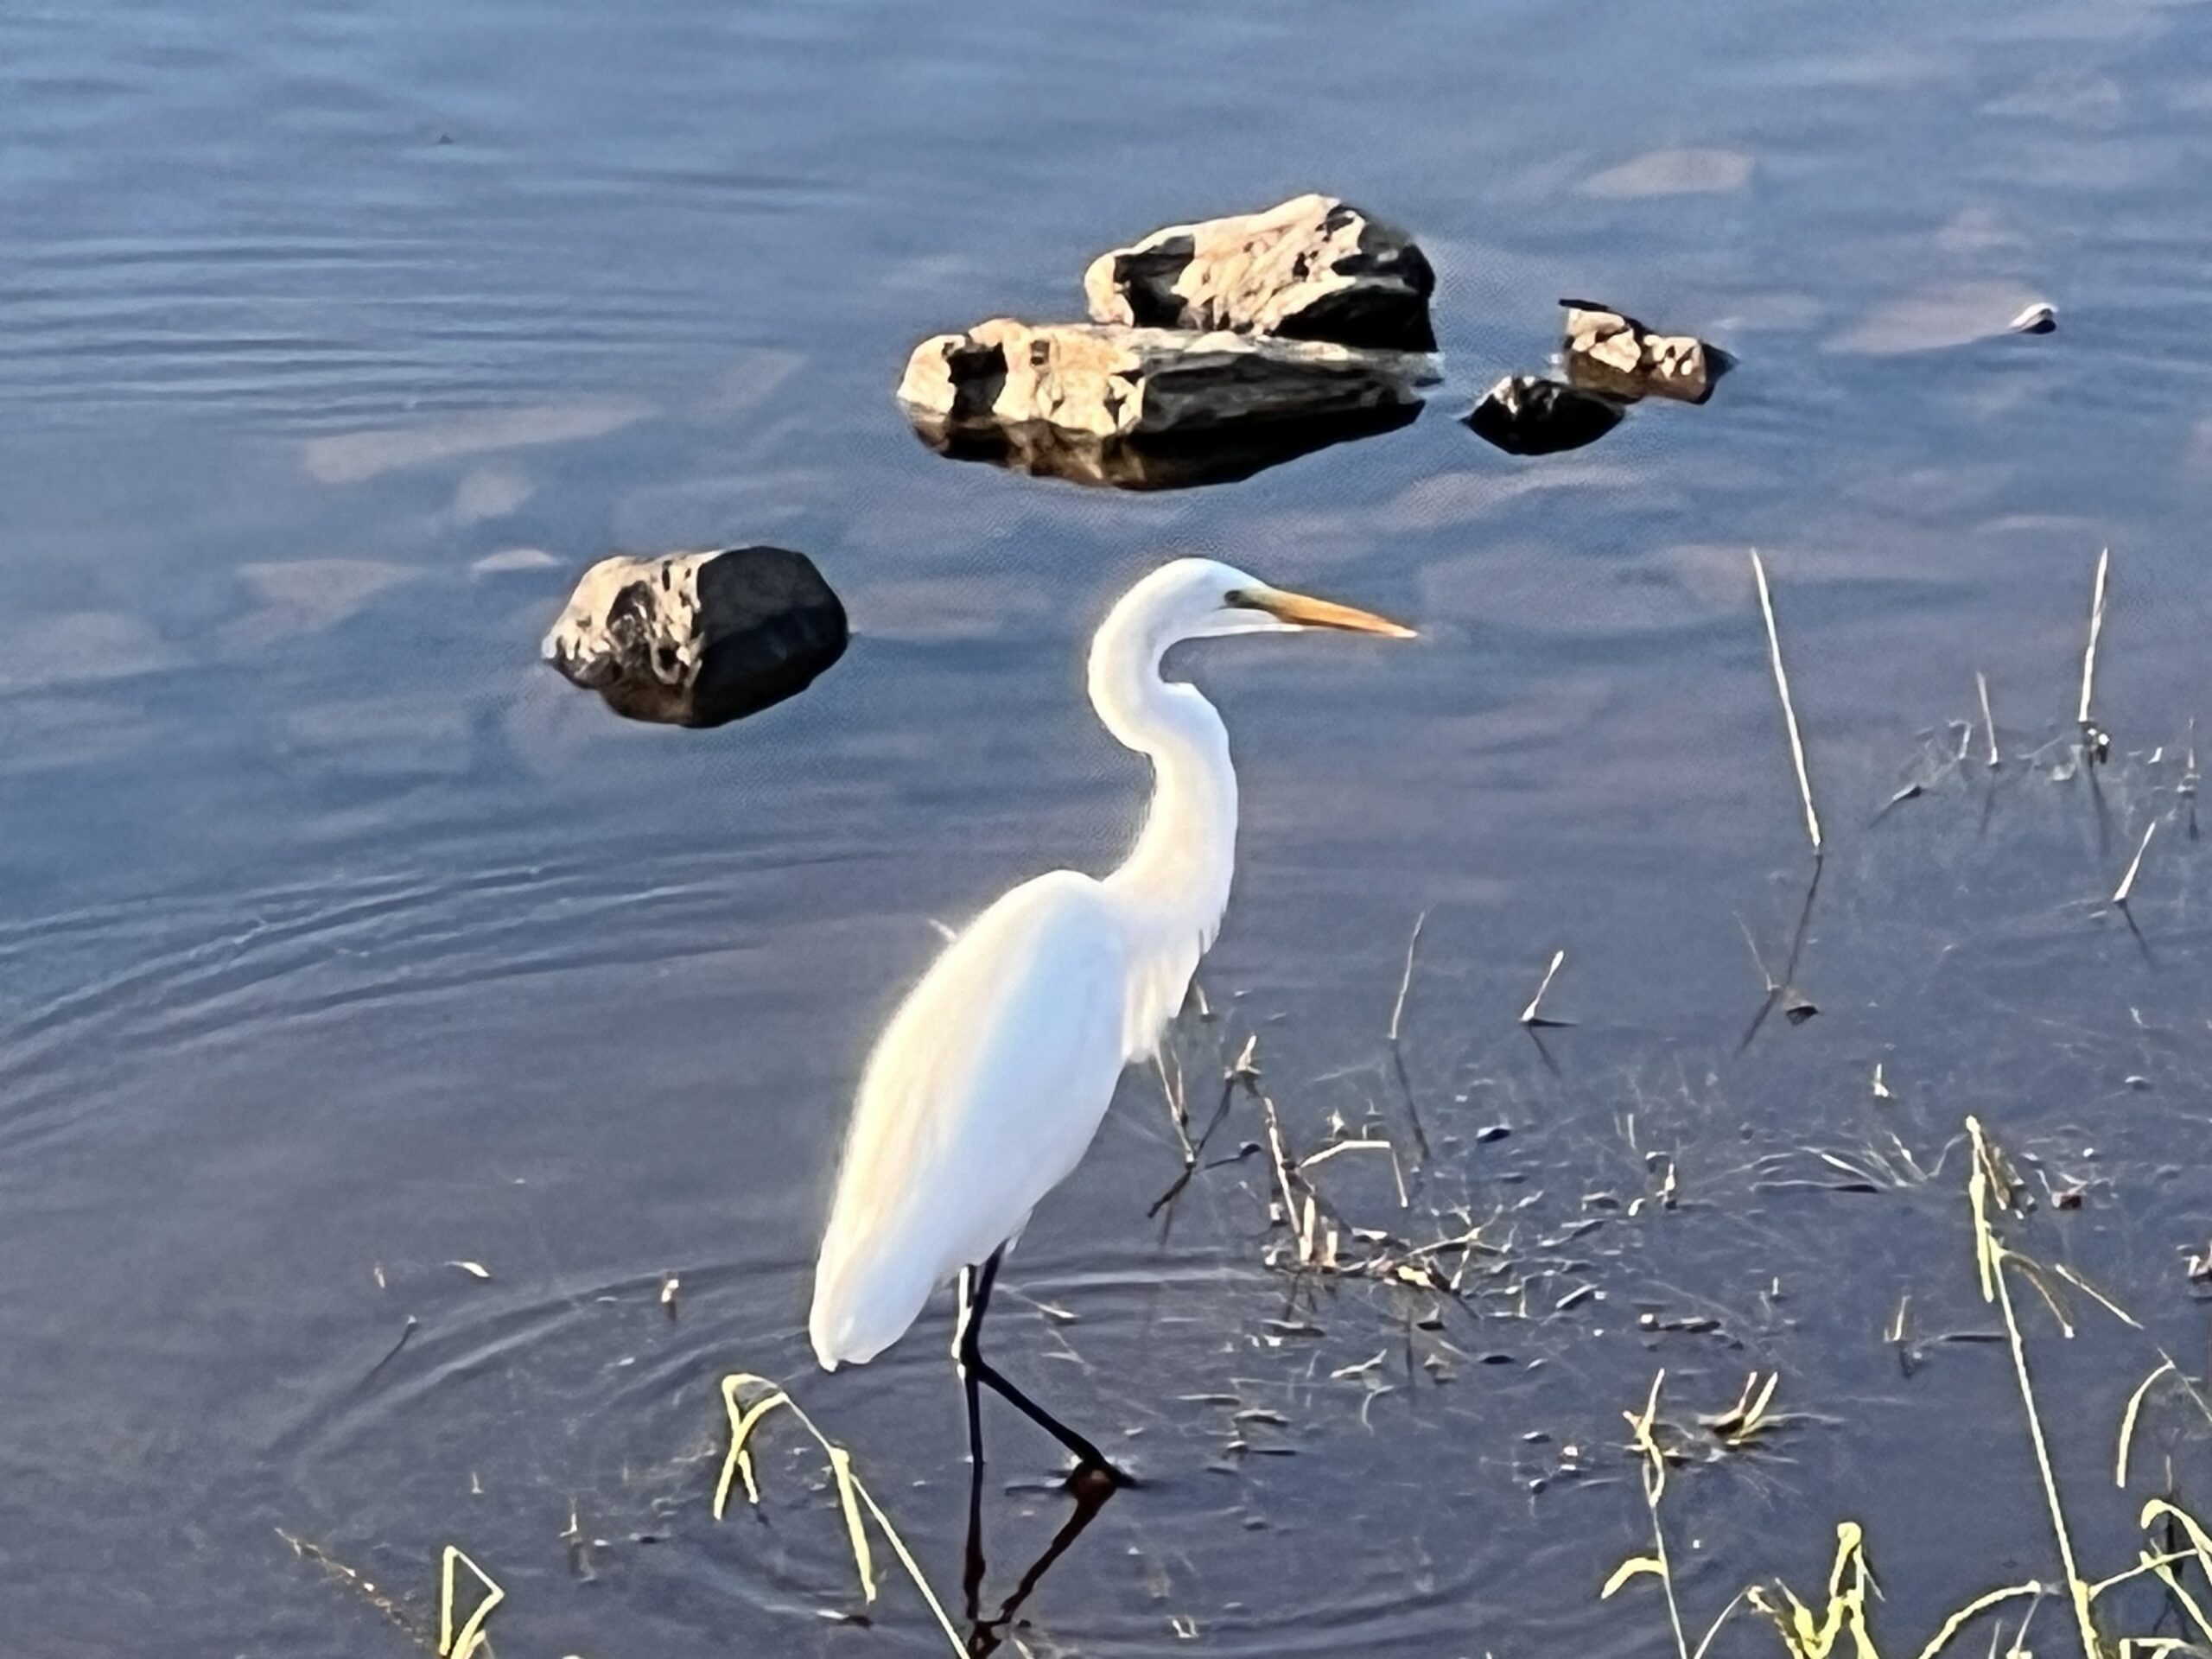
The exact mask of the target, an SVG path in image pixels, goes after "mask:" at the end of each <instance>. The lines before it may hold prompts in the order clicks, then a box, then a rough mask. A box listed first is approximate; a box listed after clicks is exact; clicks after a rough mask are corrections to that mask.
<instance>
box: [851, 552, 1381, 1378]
mask: <svg viewBox="0 0 2212 1659" xmlns="http://www.w3.org/2000/svg"><path fill="white" fill-rule="evenodd" d="M1315 626H1319V627H1337V628H1346V629H1352V630H1356V631H1358V632H1370V633H1388V634H1394V635H1400V636H1402V635H1404V634H1405V633H1406V632H1408V631H1407V630H1405V629H1402V628H1400V627H1398V626H1396V625H1395V624H1393V623H1388V622H1384V621H1383V620H1382V619H1380V618H1379V617H1374V616H1370V615H1369V614H1368V613H1366V612H1363V611H1355V610H1351V609H1350V608H1349V607H1344V606H1338V605H1332V604H1329V603H1327V602H1326V601H1319V600H1312V599H1307V598H1305V597H1304V596H1302V595H1300V594H1287V593H1284V592H1282V591H1281V590H1279V589H1276V588H1270V587H1268V585H1267V584H1266V583H1264V582H1260V581H1259V580H1258V579H1257V578H1255V577H1253V576H1249V575H1246V574H1244V573H1243V571H1241V570H1237V569H1233V568H1232V567H1230V566H1229V565H1225V564H1220V563H1215V562H1214V561H1211V560H1208V559H1179V560H1176V561H1174V562H1173V563H1169V564H1166V565H1163V566H1162V567H1161V568H1160V569H1158V570H1155V571H1154V572H1153V573H1152V574H1151V575H1148V576H1147V577H1146V578H1145V579H1144V580H1143V581H1141V582H1138V583H1137V584H1136V585H1135V587H1133V588H1130V589H1129V591H1128V593H1127V594H1123V595H1122V598H1121V600H1120V601H1118V602H1117V603H1116V605H1115V607H1114V608H1113V610H1112V612H1111V613H1109V615H1108V616H1107V618H1106V620H1105V622H1104V623H1103V625H1102V626H1100V628H1099V630H1098V632H1097V635H1096V638H1095V639H1093V640H1092V642H1091V650H1090V700H1091V702H1092V704H1093V706H1094V707H1095V708H1096V709H1097V711H1098V716H1099V719H1100V720H1101V721H1103V722H1104V724H1105V727H1106V729H1107V730H1108V731H1109V732H1111V733H1112V734H1114V736H1115V737H1116V739H1118V740H1119V741H1121V742H1122V743H1123V744H1125V745H1127V746H1128V747H1130V748H1132V749H1135V750H1136V751H1137V752H1138V753H1141V754H1143V755H1145V756H1146V757H1147V758H1148V759H1149V760H1151V762H1152V766H1153V793H1152V804H1151V809H1150V810H1149V812H1148V813H1147V815H1146V818H1145V824H1144V828H1143V829H1142V831H1141V833H1140V834H1139V835H1138V836H1137V840H1136V844H1135V848H1134V849H1132V851H1131V852H1130V854H1129V856H1128V859H1127V860H1125V861H1123V862H1122V865H1121V867H1120V868H1117V869H1116V870H1115V871H1114V872H1113V873H1112V874H1110V875H1108V876H1106V877H1105V878H1103V880H1097V879H1094V878H1092V877H1090V876H1088V875H1083V874H1077V872H1075V871H1072V870H1055V871H1053V872H1052V873H1051V874H1048V875H1040V876H1039V877H1038V878H1037V879H1036V880H1033V881H1027V882H1024V883H1023V884H1022V885H1021V886H1020V887H1016V888H1014V890H1013V891H1012V892H1011V893H1007V894H1006V895H1005V896H1004V897H1002V898H1001V899H999V900H998V901H997V902H996V903H995V904H994V905H992V906H990V908H989V909H988V910H986V911H985V912H983V913H982V915H981V916H979V917H977V918H976V920H975V921H973V922H971V923H970V924H969V925H968V926H967V927H966V928H965V929H964V930H963V931H961V932H960V933H959V934H958V935H957V937H956V938H954V939H953V941H952V942H951V944H949V945H947V946H946V947H945V949H944V953H943V954H942V955H940V956H939V957H938V959H937V961H936V963H934V964H933V965H932V966H931V968H930V969H929V971H928V972H927V973H926V974H925V975H924V976H922V979H921V982H920V983H918V985H916V986H915V987H914V988H913V990H912V992H911V993H909V994H908V995H907V997H906V1001H904V1002H903V1003H901V1004H900V1005H899V1010H898V1012H897V1013H896V1014H893V1016H892V1018H891V1022H890V1024H889V1025H888V1026H887V1027H886V1028H885V1030H884V1033H883V1035H882V1037H881V1038H880V1039H879V1040H878V1042H877V1044H876V1047H875V1052H874V1054H873V1055H872V1056H871V1057H870V1058H869V1060H868V1070H867V1072H866V1074H865V1076H864V1077H862V1079H861V1088H860V1095H859V1099H858V1103H857V1105H856V1106H855V1111H854V1115H853V1123H852V1128H851V1131H850V1133H849V1136H848V1138H847V1141H846V1147H845V1157H844V1163H843V1166H842V1169H841V1171H840V1173H839V1175H838V1179H837V1191H836V1199H835V1201H834V1203H833V1204H832V1206H831V1210H830V1216H829V1229H828V1231H827V1232H826V1234H825V1235H824V1236H823V1241H822V1254H821V1257H820V1260H819V1262H818V1263H817V1268H816V1270H815V1281H814V1309H813V1313H812V1317H811V1319H810V1321H809V1334H810V1337H811V1338H812V1339H813V1343H814V1351H815V1353H816V1355H817V1357H819V1358H820V1360H821V1362H822V1363H823V1365H824V1366H825V1367H828V1368H829V1369H831V1370H835V1369H836V1367H837V1366H838V1365H839V1364H841V1363H861V1362H864V1361H867V1360H869V1359H873V1358H874V1357H875V1356H876V1355H877V1354H879V1353H880V1352H881V1351H883V1350H884V1349H885V1348H887V1347H888V1346H890V1345H891V1344H893V1342H896V1341H897V1340H898V1339H899V1337H901V1336H902V1335H904V1334H905V1333H906V1329H907V1327H908V1326H909V1325H912V1323H913V1322H914V1319H915V1318H916V1316H917V1315H918V1314H919V1313H920V1312H921V1311H922V1306H923V1305H924V1303H925V1302H926V1301H927V1300H929V1296H930V1293H931V1291H932V1290H934V1289H935V1288H936V1287H938V1285H939V1284H942V1283H944V1281H946V1280H948V1279H950V1278H951V1277H952V1276H953V1275H954V1274H957V1273H958V1272H959V1271H960V1270H961V1269H962V1268H966V1267H970V1266H973V1265H976V1264H977V1263H980V1262H983V1261H984V1260H985V1259H986V1258H988V1257H989V1256H990V1255H992V1254H993V1252H995V1250H997V1249H999V1247H1000V1246H1001V1245H1002V1244H1004V1243H1006V1242H1007V1240H1009V1239H1010V1238H1012V1237H1014V1236H1015V1235H1016V1234H1017V1233H1019V1232H1020V1230H1021V1229H1022V1227H1023V1226H1024V1225H1025V1224H1027V1221H1028V1219H1029V1213H1030V1211H1031V1210H1032V1209H1033V1208H1034V1207H1035V1205H1037V1202H1038V1201H1039V1199H1040V1198H1043V1197H1044V1196H1045V1195H1046V1193H1047V1192H1051V1191H1052V1188H1053V1187H1055V1186H1057V1185H1059V1183H1060V1182H1061V1181H1062V1180H1064V1179H1066V1177H1067V1176H1068V1174H1069V1173H1070V1172H1071V1171H1072V1170H1073V1169H1074V1168H1075V1166H1076V1165H1077V1162H1078V1161H1079V1160H1081V1159H1082V1157H1083V1154H1084V1149H1085V1148H1086V1147H1089V1146H1090V1140H1091V1137H1092V1135H1095V1134H1096V1132H1097V1128H1098V1125H1099V1123H1100V1122H1101V1121H1102V1120H1103V1118H1104V1116H1105V1115H1106V1109H1107V1107H1108V1106H1109V1104H1110V1103H1111V1102H1112V1100H1113V1096H1114V1088H1115V1084H1116V1082H1117V1081H1118V1080H1119V1078H1120V1077H1121V1073H1122V1067H1123V1066H1125V1065H1128V1063H1129V1062H1130V1061H1132V1060H1135V1059H1139V1058H1144V1057H1146V1056H1147V1055H1150V1054H1151V1053H1153V1052H1154V1050H1155V1048H1156V1047H1157V1046H1158V1044H1159V1041H1160V1036H1161V1034H1162V1033H1163V1032H1164V1031H1165V1030H1166V1027H1167V1023H1168V1021H1169V1020H1172V1019H1173V1017H1174V1014H1175V1011H1176V1010H1177V1009H1178V1008H1179V1007H1181V1005H1182V1001H1183V998H1184V995H1185V993H1186V992H1187V991H1188V989H1189V988H1190V983H1191V976H1192V973H1194V972H1195V971H1196V969H1197V968H1198V958H1199V957H1201V956H1202V955H1203V954H1204V953H1205V950H1206V947H1207V946H1208V945H1210V944H1211V943H1212V942H1213V936H1214V932H1215V930H1216V929H1217V927H1218V926H1219V925H1220V922H1221V915H1222V912H1223V910H1224V908H1225V907H1226V906H1227V905H1228V902H1229V887H1230V877H1231V875H1232V874H1233V872H1234V869H1235V866H1236V771H1235V769H1234V768H1233V767H1232V766H1230V758H1229V734H1228V733H1227V731H1226V730H1225V729H1224V728H1223V726H1222V723H1221V716H1220V715H1218V714H1217V713H1216V712H1215V711H1214V708H1213V705H1212V704H1211V703H1210V702H1207V701H1206V700H1205V697H1203V696H1200V695H1199V694H1198V691H1197V690H1195V689H1194V688H1193V687H1192V686H1189V685H1185V684H1182V683H1174V682H1169V681H1166V680H1163V679H1162V678H1161V677H1160V659H1161V658H1162V657H1163V656H1164V655H1165V654H1166V651H1167V649H1168V648H1169V647H1170V646H1171V645H1175V644H1176V643H1177V642H1179V641H1180V640H1185V639H1204V638H1213V637H1217V636H1220V635H1224V634H1232V633H1261V632H1295V631H1297V630H1299V629H1300V628H1304V627H1315Z"/></svg>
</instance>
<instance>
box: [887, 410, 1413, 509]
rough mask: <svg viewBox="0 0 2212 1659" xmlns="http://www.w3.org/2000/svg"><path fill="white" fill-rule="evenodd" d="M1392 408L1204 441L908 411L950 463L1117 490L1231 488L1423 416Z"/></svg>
mask: <svg viewBox="0 0 2212 1659" xmlns="http://www.w3.org/2000/svg"><path fill="white" fill-rule="evenodd" d="M1420 416H1421V404H1417V403H1409V404H1385V405H1383V406H1381V407H1378V408H1375V409H1366V410H1357V411H1353V412H1351V413H1347V414H1343V415H1338V416H1330V417H1328V418H1326V419H1314V420H1288V421H1255V422H1249V423H1243V424H1241V425H1238V426H1236V427H1233V428H1229V429H1216V430H1214V431H1211V432H1210V433H1208V434H1206V435H1204V436H1199V435H1192V436H1188V437H1175V438H1128V437H1100V436H1097V435H1094V434H1091V433H1087V432H1073V431H1070V430H1068V429H1066V428H1065V427H1058V426H1053V425H1052V424H1050V423H1046V422H1043V421H1020V422H998V421H982V422H974V421H963V422H952V421H946V420H944V419H942V418H939V417H938V416H926V415H922V414H919V413H912V421H913V428H914V435H915V436H916V437H918V438H919V439H920V440H921V441H922V442H924V443H925V444H927V445H928V446H929V447H930V448H932V449H934V450H936V451H937V453H938V454H941V455H944V456H946V457H947V458H949V459H950V460H953V461H988V462H989V463H990V464H991V465H993V466H995V467H1005V468H1007V470H1008V471H1009V472H1015V473H1023V474H1027V475H1028V476H1030V477H1032V478H1063V479H1066V480H1070V481H1071V482H1072V483H1077V484H1090V485H1098V486H1104V487H1107V488H1110V489H1117V490H1185V489H1192V488H1195V487H1197V486H1201V485H1206V484H1234V483H1236V482H1237V481H1238V480H1241V479H1247V478H1250V477H1251V476H1252V475H1253V474H1255V473H1262V472H1265V471H1266V470H1267V469H1268V467H1280V466H1281V465H1282V464H1283V463H1284V462H1285V461H1295V460H1297V459H1298V458H1299V457H1300V455H1310V454H1313V453H1314V452H1315V451H1316V450H1319V449H1326V448H1330V447H1331V446H1332V445H1334V444H1338V443H1345V442H1351V440H1353V439H1357V438H1365V437H1372V436H1374V435H1376V434H1378V433H1383V432H1395V431H1396V430H1397V429H1399V428H1400V427H1403V426H1409V425H1411V424H1412V423H1414V421H1415V420H1416V419H1418V418H1419V417H1420Z"/></svg>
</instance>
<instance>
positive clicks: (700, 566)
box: [543, 547, 847, 727]
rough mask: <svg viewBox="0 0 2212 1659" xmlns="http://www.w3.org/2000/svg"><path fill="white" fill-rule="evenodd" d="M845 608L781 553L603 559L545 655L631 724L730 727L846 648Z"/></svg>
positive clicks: (799, 687) (805, 563)
mask: <svg viewBox="0 0 2212 1659" xmlns="http://www.w3.org/2000/svg"><path fill="white" fill-rule="evenodd" d="M846 639H847V631H846V624H845V607H844V606H843V605H842V604H841V603H839V601H838V599H837V595H836V594H835V593H834V592H832V591H831V589H830V587H829V583H828V582H824V581H823V579H822V573H821V572H820V571H819V570H817V569H815V568H814V561H813V560H811V559H810V558H808V557H807V556H806V555H805V554H804V553H794V552H792V551H791V550H790V549H789V548H783V547H728V548H721V549H719V550H715V551H711V552H704V553H668V554H664V555H662V556H659V557H658V558H647V559H641V558H631V557H627V556H617V557H614V558H608V559H601V561H600V562H599V563H597V564H594V566H592V567H591V569H588V570H587V571H585V572H584V574H583V577H582V580H581V581H580V582H577V583H576V589H575V593H573V594H570V595H569V603H568V607H567V608H566V609H565V610H563V612H562V613H561V619H560V620H559V621H557V622H556V623H555V624H554V625H553V629H552V632H550V633H548V634H547V635H546V636H545V643H544V646H543V654H544V658H545V660H546V661H547V662H549V663H550V664H552V665H553V666H554V667H555V668H556V669H558V670H559V671H561V673H562V674H563V676H565V677H567V678H568V679H569V681H571V682H572V683H575V684H577V685H581V686H584V687H586V688H588V690H594V691H596V692H598V693H599V694H600V695H601V696H602V697H604V698H606V699H607V707H609V708H610V709H613V710H614V712H615V713H617V714H618V715H627V716H628V717H629V718H630V719H632V720H649V721H659V722H660V723H662V724H664V725H671V726H695V727H706V726H721V725H723V724H726V723H727V722H728V721H733V720H739V719H742V718H743V717H744V716H745V715H750V714H756V713H758V712H759V711H760V710H761V709H766V708H767V707H769V706H770V705H771V704H772V703H778V702H782V701H783V700H784V699H785V698H786V697H790V696H796V695H797V694H798V693H799V692H801V691H804V690H806V688H807V687H808V686H810V685H811V684H812V683H814V681H815V678H816V677H817V676H818V675H819V674H821V672H822V671H823V670H824V669H826V668H828V667H829V665H830V664H832V663H834V662H836V660H837V658H840V657H842V656H843V655H844V653H845V643H846Z"/></svg>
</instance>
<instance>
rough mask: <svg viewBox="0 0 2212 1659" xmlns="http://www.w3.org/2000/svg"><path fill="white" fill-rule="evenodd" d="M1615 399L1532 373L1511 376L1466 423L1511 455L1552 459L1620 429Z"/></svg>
mask: <svg viewBox="0 0 2212 1659" xmlns="http://www.w3.org/2000/svg"><path fill="white" fill-rule="evenodd" d="M1622 413H1623V410H1622V406H1621V404H1618V403H1617V402H1615V401H1614V400H1613V399H1612V398H1611V397H1599V395H1598V394H1597V393H1595V392H1590V391H1581V390H1580V389H1579V388H1578V387H1574V386H1570V385H1566V384H1564V383H1563V382H1560V381H1558V380H1546V379H1542V378H1540V377H1538V376H1535V375H1533V374H1509V375H1507V376H1506V377H1505V378H1504V379H1503V380H1501V381H1499V382H1498V383H1497V385H1494V386H1492V387H1491V389H1490V391H1489V392H1488V393H1487V394H1485V395H1484V398H1483V400H1482V402H1480V403H1479V404H1476V405H1475V406H1474V408H1473V410H1471V411H1470V412H1469V413H1468V414H1467V415H1466V416H1464V417H1463V418H1464V419H1465V422H1466V423H1467V424H1468V425H1469V426H1470V427H1472V428H1473V429H1474V432H1475V435H1476V436H1477V437H1478V438H1481V439H1484V441H1485V442H1490V443H1494V444H1496V445H1497V447H1498V448H1501V449H1503V450H1504V451H1505V453H1506V454H1509V455H1550V454H1558V453H1559V452H1560V450H1562V449H1580V448H1582V446H1583V445H1584V444H1586V443H1595V442H1598V440H1599V439H1600V438H1602V437H1604V436H1605V434H1606V433H1608V432H1610V431H1611V430H1612V429H1614V428H1615V427H1617V426H1618V425H1619V424H1620V421H1621V415H1622Z"/></svg>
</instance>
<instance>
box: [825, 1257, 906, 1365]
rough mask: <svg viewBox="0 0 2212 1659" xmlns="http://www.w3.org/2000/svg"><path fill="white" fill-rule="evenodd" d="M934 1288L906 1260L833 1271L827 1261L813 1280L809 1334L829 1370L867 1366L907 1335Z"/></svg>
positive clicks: (874, 1263)
mask: <svg viewBox="0 0 2212 1659" xmlns="http://www.w3.org/2000/svg"><path fill="white" fill-rule="evenodd" d="M932 1287H933V1286H932V1284H931V1278H930V1275H929V1274H926V1273H922V1274H916V1273H914V1272H912V1271H911V1270H910V1269H907V1268H905V1267H904V1266H903V1265H902V1264H899V1263H886V1262H873V1263H869V1264H867V1265H866V1266H865V1267H861V1266H860V1265H858V1264H855V1265H854V1266H852V1267H849V1268H847V1269H846V1270H845V1271H843V1272H832V1271H830V1269H829V1264H828V1262H826V1260H825V1262H824V1263H823V1266H822V1267H821V1268H817V1270H816V1273H815V1278H814V1307H813V1311H812V1312H811V1313H810V1314H809V1315H808V1316H807V1322H806V1333H807V1338H808V1339H809V1340H810V1342H812V1343H813V1344H814V1357H815V1358H817V1360H819V1361H821V1363H822V1369H823V1370H825V1371H834V1370H836V1369H837V1368H838V1366H840V1365H865V1364H867V1363H868V1361H870V1360H871V1359H874V1357H876V1356H877V1355H878V1354H880V1353H881V1352H882V1351H884V1350H885V1349H887V1348H888V1347H889V1346H890V1345H891V1344H893V1343H894V1342H896V1341H898V1340H899V1338H901V1337H903V1336H905V1335H906V1332H907V1329H908V1327H909V1326H911V1325H912V1324H913V1323H914V1321H915V1319H918V1317H920V1314H921V1311H922V1308H923V1306H924V1304H925V1303H926V1302H927V1301H928V1300H929V1299H930V1291H931V1288H932Z"/></svg>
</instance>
